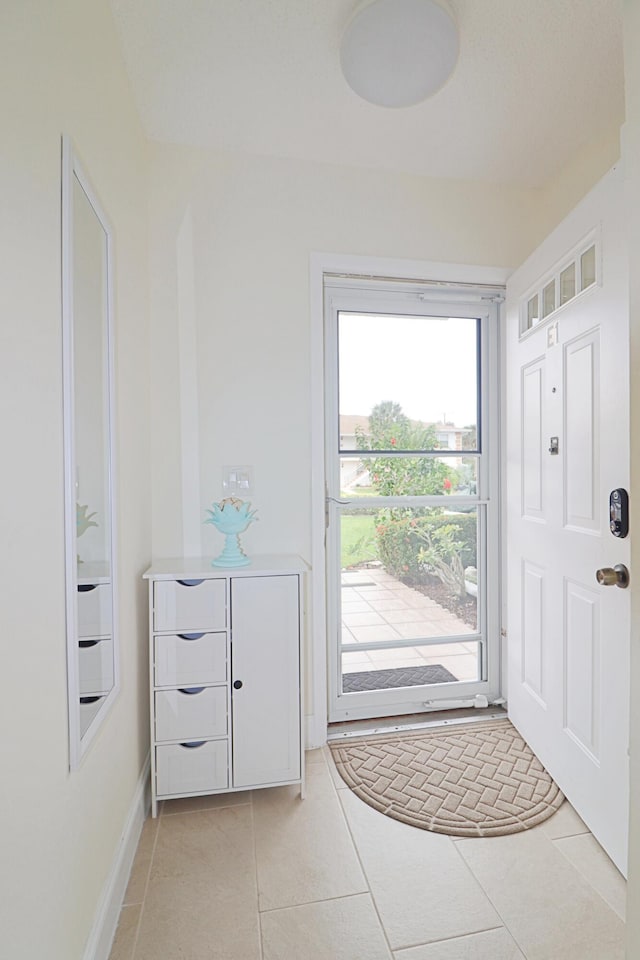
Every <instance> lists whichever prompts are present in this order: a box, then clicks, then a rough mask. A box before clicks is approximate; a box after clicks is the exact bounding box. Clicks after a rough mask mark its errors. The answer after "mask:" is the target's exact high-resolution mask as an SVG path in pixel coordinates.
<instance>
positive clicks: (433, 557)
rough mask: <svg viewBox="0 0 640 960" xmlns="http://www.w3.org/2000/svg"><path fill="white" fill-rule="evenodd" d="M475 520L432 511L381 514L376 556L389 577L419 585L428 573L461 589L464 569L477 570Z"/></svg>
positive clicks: (467, 516)
mask: <svg viewBox="0 0 640 960" xmlns="http://www.w3.org/2000/svg"><path fill="white" fill-rule="evenodd" d="M476 531H477V524H476V517H475V515H474V514H466V513H454V514H451V513H444V512H443V511H442V510H431V511H430V512H429V513H423V514H420V513H418V511H411V513H408V512H407V511H406V510H393V509H385V510H381V511H380V512H379V513H378V516H377V517H376V536H377V541H378V556H379V557H380V560H381V562H382V564H383V566H384V568H385V570H386V571H387V573H389V574H391V576H394V577H398V578H399V579H401V580H403V581H405V582H406V583H419V582H421V581H422V580H423V579H424V574H425V573H431V574H433V575H434V576H437V577H439V578H440V580H442V582H443V583H446V584H447V585H448V586H450V587H451V588H452V589H459V591H460V592H462V591H463V589H464V568H465V567H469V566H473V567H475V566H477V549H476Z"/></svg>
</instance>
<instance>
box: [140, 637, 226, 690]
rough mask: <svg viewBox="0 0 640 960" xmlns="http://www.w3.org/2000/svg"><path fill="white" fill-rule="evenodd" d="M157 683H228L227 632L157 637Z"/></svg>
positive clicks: (161, 685)
mask: <svg viewBox="0 0 640 960" xmlns="http://www.w3.org/2000/svg"><path fill="white" fill-rule="evenodd" d="M154 665H155V684H156V686H157V687H176V686H185V685H188V684H204V683H224V682H225V681H226V679H227V635H226V633H182V634H175V633H172V634H168V635H166V636H158V637H154Z"/></svg>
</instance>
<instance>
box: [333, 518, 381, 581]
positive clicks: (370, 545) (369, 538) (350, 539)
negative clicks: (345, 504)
mask: <svg viewBox="0 0 640 960" xmlns="http://www.w3.org/2000/svg"><path fill="white" fill-rule="evenodd" d="M340 531H341V551H340V554H341V556H340V562H341V565H342V568H343V569H344V568H345V567H357V566H358V564H360V563H366V562H367V561H370V560H377V559H378V548H377V544H376V527H375V517H373V516H367V515H366V514H355V515H354V516H344V515H343V516H342V525H341V527H340Z"/></svg>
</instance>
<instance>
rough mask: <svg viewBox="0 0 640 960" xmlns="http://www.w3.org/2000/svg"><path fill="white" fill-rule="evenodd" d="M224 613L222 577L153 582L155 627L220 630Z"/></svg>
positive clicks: (222, 626)
mask: <svg viewBox="0 0 640 960" xmlns="http://www.w3.org/2000/svg"><path fill="white" fill-rule="evenodd" d="M226 613H227V611H226V583H225V581H224V580H157V581H156V582H155V584H154V588H153V625H154V629H155V630H175V631H176V632H180V633H187V632H189V631H198V630H224V628H225V627H226V625H227V617H226Z"/></svg>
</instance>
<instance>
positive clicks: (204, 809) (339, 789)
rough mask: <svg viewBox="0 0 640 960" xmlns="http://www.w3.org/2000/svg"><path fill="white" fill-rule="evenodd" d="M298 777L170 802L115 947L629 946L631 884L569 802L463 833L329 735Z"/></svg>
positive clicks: (332, 954)
mask: <svg viewBox="0 0 640 960" xmlns="http://www.w3.org/2000/svg"><path fill="white" fill-rule="evenodd" d="M307 756H308V766H307V790H308V794H307V799H306V800H304V801H301V800H300V798H299V791H298V790H297V788H295V787H276V788H272V789H268V790H257V791H254V792H253V793H238V794H226V795H222V796H215V797H200V798H194V799H184V800H175V801H171V802H166V803H165V804H164V805H163V806H162V808H161V815H160V817H159V818H158V819H157V820H148V821H147V822H146V824H145V827H144V830H143V833H142V838H141V841H140V845H139V849H138V853H137V856H136V860H135V863H134V867H133V871H132V875H131V879H130V882H129V887H128V890H127V894H126V897H125V904H124V906H123V908H122V913H121V918H120V925H119V927H118V932H117V934H116V939H115V942H114V945H113V950H112V953H111V960H623V957H624V948H623V939H624V935H623V929H624V923H623V917H624V909H625V883H624V880H623V879H622V877H621V876H620V874H619V873H618V871H617V870H616V869H615V867H614V866H613V865H612V864H611V862H610V861H609V860H608V858H607V857H606V855H605V854H604V853H603V851H602V849H601V848H600V847H599V846H598V844H597V843H596V841H595V840H594V839H593V837H592V836H591V834H590V833H589V832H588V831H587V829H586V827H585V825H584V824H583V823H582V821H581V820H580V819H579V818H578V816H577V815H576V813H575V812H574V811H573V809H572V808H571V807H570V806H569V804H568V803H565V804H564V805H563V806H562V807H561V809H560V810H559V811H558V813H557V814H555V815H554V816H553V817H552V818H551V819H550V820H548V821H546V823H544V824H541V825H540V826H538V827H536V828H534V829H532V830H529V831H527V832H526V833H521V834H516V835H513V836H509V837H497V838H491V839H478V840H453V839H451V838H449V837H444V836H439V835H437V834H432V833H428V832H426V831H423V830H418V829H416V828H414V827H409V826H407V825H405V824H402V823H398V822H396V821H395V820H391V819H389V818H388V817H385V816H383V815H382V814H381V813H378V812H377V811H375V810H373V809H371V808H370V807H368V806H366V804H364V803H363V802H362V801H361V800H359V799H358V798H357V797H356V796H355V795H354V794H353V793H352V792H351V791H350V790H349V789H348V788H347V787H346V785H345V784H344V782H343V781H342V780H341V779H340V777H339V775H338V773H337V771H336V769H335V767H334V765H333V761H332V760H331V756H330V753H329V750H328V748H326V747H325V748H324V749H322V750H315V751H311V752H310V753H309V754H308V755H307Z"/></svg>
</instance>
